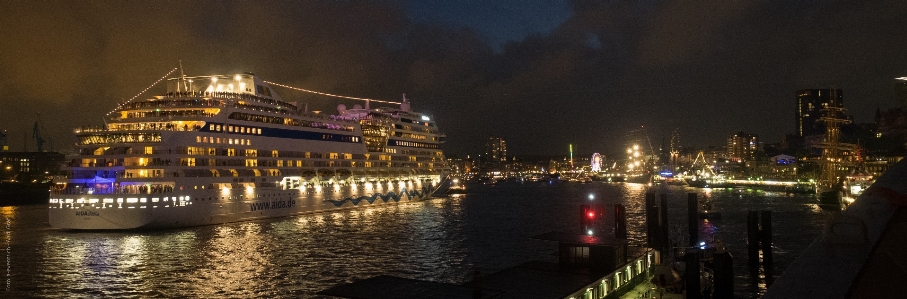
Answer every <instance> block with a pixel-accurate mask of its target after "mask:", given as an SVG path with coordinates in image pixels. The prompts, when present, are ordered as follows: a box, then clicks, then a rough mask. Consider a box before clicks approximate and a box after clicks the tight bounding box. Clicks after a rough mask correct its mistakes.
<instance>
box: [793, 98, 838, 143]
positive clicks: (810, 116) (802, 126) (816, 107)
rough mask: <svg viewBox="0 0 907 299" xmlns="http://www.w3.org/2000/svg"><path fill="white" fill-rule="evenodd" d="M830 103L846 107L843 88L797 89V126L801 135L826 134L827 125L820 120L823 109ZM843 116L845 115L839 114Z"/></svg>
mask: <svg viewBox="0 0 907 299" xmlns="http://www.w3.org/2000/svg"><path fill="white" fill-rule="evenodd" d="M829 105H831V106H833V107H837V108H844V91H843V90H841V89H801V90H798V91H797V110H796V112H795V113H796V126H797V134H798V135H799V136H801V137H802V136H814V135H822V134H825V125H824V124H823V123H821V122H820V121H819V118H820V117H822V115H824V114H823V113H822V109H825V108H828V107H829ZM839 117H841V118H843V117H844V116H843V115H839Z"/></svg>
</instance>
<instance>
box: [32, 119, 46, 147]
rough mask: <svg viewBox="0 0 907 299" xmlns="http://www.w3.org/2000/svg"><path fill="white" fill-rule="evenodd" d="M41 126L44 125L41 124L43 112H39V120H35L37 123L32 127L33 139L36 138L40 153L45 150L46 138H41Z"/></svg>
mask: <svg viewBox="0 0 907 299" xmlns="http://www.w3.org/2000/svg"><path fill="white" fill-rule="evenodd" d="M41 127H43V126H42V125H41V113H38V120H36V121H35V125H34V126H33V127H32V139H34V140H35V144H36V145H37V146H38V149H37V151H38V152H39V153H43V152H44V138H41Z"/></svg>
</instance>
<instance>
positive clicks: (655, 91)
mask: <svg viewBox="0 0 907 299" xmlns="http://www.w3.org/2000/svg"><path fill="white" fill-rule="evenodd" d="M0 6H2V13H0V14H2V17H0V129H8V130H9V131H10V136H9V138H10V145H11V149H12V150H14V151H20V150H22V143H23V137H27V138H28V146H29V147H28V149H29V150H34V149H35V146H34V142H33V141H32V140H31V127H32V125H33V123H34V122H35V120H36V119H37V114H38V113H41V118H42V122H43V126H44V129H45V132H44V135H45V139H51V140H52V141H51V142H52V146H53V147H54V148H55V149H57V150H65V149H67V148H71V147H72V144H73V142H74V137H73V135H72V131H71V129H72V128H73V127H77V126H83V125H94V126H97V125H101V124H103V121H102V116H103V115H105V114H106V113H107V112H109V111H110V110H112V109H113V108H115V106H116V103H117V102H122V101H123V100H126V99H129V98H131V97H133V96H134V95H135V94H136V93H138V92H140V91H141V90H143V89H144V88H146V87H147V86H148V85H150V84H151V83H153V82H154V81H155V80H157V79H158V78H160V77H161V76H163V75H164V74H165V73H167V72H168V71H170V70H171V69H173V68H174V67H177V66H178V61H179V60H182V62H183V68H184V70H185V72H186V74H187V75H191V76H196V75H214V74H233V73H237V72H254V73H255V74H257V75H259V76H261V77H262V78H264V79H265V80H269V81H274V82H279V83H283V84H287V85H291V86H297V87H302V88H307V89H314V90H319V91H323V92H330V93H337V94H344V95H351V96H361V97H371V98H376V99H389V100H399V99H400V97H401V94H402V93H406V94H407V96H408V98H410V99H411V100H412V101H413V108H414V109H415V110H417V111H422V112H426V113H428V114H430V115H432V116H434V117H435V119H436V120H437V122H438V124H439V127H440V128H441V129H442V131H444V132H446V133H447V136H448V138H447V140H448V141H447V144H445V145H444V149H445V151H446V152H447V153H448V154H449V155H459V156H463V155H465V154H478V153H480V152H481V151H482V146H483V141H484V139H486V138H487V137H490V136H496V137H502V138H504V139H505V140H507V142H508V151H509V154H511V155H517V156H520V155H529V154H566V151H567V147H568V146H567V144H568V143H573V144H575V147H576V148H577V151H578V152H580V153H592V152H601V153H609V152H614V151H619V150H620V149H622V148H623V146H624V141H625V137H624V136H625V134H626V133H627V131H629V130H632V129H635V128H638V127H640V126H645V127H646V130H647V132H648V134H649V136H650V138H651V139H652V140H653V143H656V144H658V143H660V142H661V140H662V138H668V137H669V134H670V132H671V131H672V130H675V129H676V130H677V131H678V132H680V134H681V144H682V145H685V146H706V145H721V144H722V143H723V140H724V139H725V138H727V136H729V135H731V134H733V133H736V132H737V131H745V132H747V133H755V134H759V135H760V137H761V138H762V139H763V141H764V142H766V143H772V142H778V141H780V139H781V137H782V136H783V135H784V134H785V133H788V132H793V131H794V104H795V94H796V90H798V89H806V88H831V87H832V86H835V87H837V88H841V89H843V90H844V102H845V107H846V108H848V109H849V111H848V112H849V113H850V114H852V115H853V116H854V118H855V121H856V122H858V123H860V122H871V121H872V117H873V116H874V113H875V111H876V108H877V107H880V108H882V109H887V108H891V107H893V106H894V105H895V104H894V101H893V97H894V82H895V80H894V78H895V77H901V76H907V18H905V16H907V1H890V2H868V1H834V2H827V1H819V2H816V3H812V1H797V2H794V1H772V2H764V1H706V2H705V3H701V2H688V1H682V2H672V3H653V2H650V1H620V2H610V1H575V2H554V1H478V0H475V1H473V0H462V1H377V2H369V1H305V2H301V1H293V2H290V1H237V2H227V1H212V2H208V1H172V2H166V1H61V2H56V1H0ZM162 91H163V86H162V85H161V86H159V87H158V88H157V89H154V90H152V92H151V93H149V94H147V95H148V96H150V95H153V94H156V93H159V92H162ZM277 91H278V92H279V93H280V94H281V95H282V96H283V97H284V99H286V100H289V101H300V102H307V103H309V107H310V110H324V111H327V112H331V113H334V112H336V106H337V104H340V103H344V104H346V105H347V106H351V105H352V104H355V102H352V101H349V100H339V99H334V98H326V97H316V96H312V95H308V94H301V93H297V92H291V91H289V90H285V89H277ZM26 135H27V136H26ZM49 145H51V144H48V146H49Z"/></svg>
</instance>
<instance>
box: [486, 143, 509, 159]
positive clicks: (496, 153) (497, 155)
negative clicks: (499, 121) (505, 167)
mask: <svg viewBox="0 0 907 299" xmlns="http://www.w3.org/2000/svg"><path fill="white" fill-rule="evenodd" d="M485 157H486V159H487V161H488V162H506V161H507V143H506V142H504V139H502V138H498V137H489V138H488V141H486V142H485Z"/></svg>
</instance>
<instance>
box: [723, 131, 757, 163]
mask: <svg viewBox="0 0 907 299" xmlns="http://www.w3.org/2000/svg"><path fill="white" fill-rule="evenodd" d="M758 151H759V135H756V134H746V133H743V132H742V131H741V132H737V134H734V135H731V137H728V139H727V157H728V159H729V160H731V161H734V162H743V161H746V160H749V159H752V158H753V157H754V156H755V155H756V152H758Z"/></svg>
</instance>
